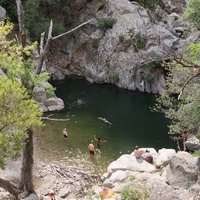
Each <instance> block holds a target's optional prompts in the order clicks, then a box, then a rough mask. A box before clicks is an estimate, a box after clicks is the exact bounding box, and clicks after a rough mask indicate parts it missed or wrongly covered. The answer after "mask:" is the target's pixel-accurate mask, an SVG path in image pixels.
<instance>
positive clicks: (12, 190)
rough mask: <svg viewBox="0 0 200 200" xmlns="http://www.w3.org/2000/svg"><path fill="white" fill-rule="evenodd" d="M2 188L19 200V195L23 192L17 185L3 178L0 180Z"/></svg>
mask: <svg viewBox="0 0 200 200" xmlns="http://www.w3.org/2000/svg"><path fill="white" fill-rule="evenodd" d="M0 187H2V188H3V189H5V190H6V191H8V192H9V193H10V194H12V195H13V196H15V198H16V199H18V195H19V194H20V193H21V192H22V191H21V190H20V189H19V188H18V187H17V186H16V185H14V184H13V183H11V182H10V181H7V180H5V179H2V178H0Z"/></svg>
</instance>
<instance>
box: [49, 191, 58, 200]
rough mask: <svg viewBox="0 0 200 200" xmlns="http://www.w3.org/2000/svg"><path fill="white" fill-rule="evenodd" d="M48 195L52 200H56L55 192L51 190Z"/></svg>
mask: <svg viewBox="0 0 200 200" xmlns="http://www.w3.org/2000/svg"><path fill="white" fill-rule="evenodd" d="M48 195H49V197H50V198H51V200H56V197H55V192H54V191H53V190H49V192H48Z"/></svg>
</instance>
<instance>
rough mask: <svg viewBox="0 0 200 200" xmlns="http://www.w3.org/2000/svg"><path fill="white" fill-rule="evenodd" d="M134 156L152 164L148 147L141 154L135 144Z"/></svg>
mask: <svg viewBox="0 0 200 200" xmlns="http://www.w3.org/2000/svg"><path fill="white" fill-rule="evenodd" d="M134 156H135V158H136V159H140V158H142V159H143V160H145V161H147V162H148V163H151V164H153V157H152V155H151V154H150V151H149V150H148V149H146V152H145V153H144V154H143V153H142V152H141V151H140V149H139V147H138V146H136V147H135V150H134Z"/></svg>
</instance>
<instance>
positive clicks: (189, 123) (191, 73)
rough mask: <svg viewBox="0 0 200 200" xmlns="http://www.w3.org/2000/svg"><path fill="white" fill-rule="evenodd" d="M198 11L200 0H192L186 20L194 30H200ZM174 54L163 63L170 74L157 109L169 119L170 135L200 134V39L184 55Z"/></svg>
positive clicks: (190, 45) (190, 44)
mask: <svg viewBox="0 0 200 200" xmlns="http://www.w3.org/2000/svg"><path fill="white" fill-rule="evenodd" d="M199 8H200V1H199V0H190V1H189V2H188V7H187V10H186V12H185V14H184V17H183V20H189V21H190V22H191V24H192V25H193V28H194V29H195V28H196V29H199V27H200V16H199ZM195 13H196V14H195ZM171 54H172V55H173V56H174V55H176V56H175V57H173V59H172V60H171V62H168V63H164V65H165V66H166V70H167V71H168V76H167V81H166V91H165V93H164V94H163V95H162V96H161V97H158V98H157V105H156V110H157V111H160V112H164V113H165V116H166V118H168V119H169V120H170V126H169V128H170V133H172V134H174V133H180V134H181V133H182V132H183V131H184V132H188V133H192V134H195V135H196V134H197V135H200V87H199V85H200V40H199V39H198V40H196V41H195V42H193V43H187V48H186V49H185V51H184V52H183V54H182V55H180V54H176V52H171Z"/></svg>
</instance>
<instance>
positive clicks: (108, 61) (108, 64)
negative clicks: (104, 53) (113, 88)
mask: <svg viewBox="0 0 200 200" xmlns="http://www.w3.org/2000/svg"><path fill="white" fill-rule="evenodd" d="M106 67H107V68H110V60H106Z"/></svg>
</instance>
